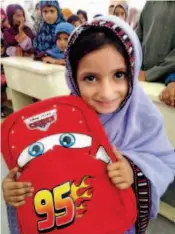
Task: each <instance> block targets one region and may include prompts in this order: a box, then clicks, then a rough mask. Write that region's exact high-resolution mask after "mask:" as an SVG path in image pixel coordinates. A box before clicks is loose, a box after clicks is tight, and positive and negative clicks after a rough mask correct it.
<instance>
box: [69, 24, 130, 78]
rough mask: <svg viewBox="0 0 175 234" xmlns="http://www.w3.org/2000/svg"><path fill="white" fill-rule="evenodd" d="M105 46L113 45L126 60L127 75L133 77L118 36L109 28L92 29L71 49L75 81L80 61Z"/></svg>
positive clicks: (125, 52)
mask: <svg viewBox="0 0 175 234" xmlns="http://www.w3.org/2000/svg"><path fill="white" fill-rule="evenodd" d="M105 45H111V46H114V47H115V48H116V50H117V51H118V52H119V53H120V54H121V55H122V56H123V57H124V58H125V62H126V65H127V75H128V77H129V76H130V75H131V67H130V62H129V55H128V53H127V51H126V49H125V47H124V45H123V43H122V42H121V41H120V40H119V39H118V38H117V37H116V35H115V34H114V33H113V32H112V31H110V30H109V29H107V28H103V29H96V28H93V29H92V28H90V29H87V30H86V31H84V32H82V34H81V35H80V36H79V38H78V39H77V41H76V42H75V44H74V45H73V46H72V48H71V49H70V54H69V60H70V65H71V68H72V75H73V78H74V81H75V82H76V79H77V69H78V64H79V61H80V60H81V59H82V58H83V57H84V56H86V55H87V54H89V53H91V52H93V51H95V50H98V49H100V48H102V47H103V46H105Z"/></svg>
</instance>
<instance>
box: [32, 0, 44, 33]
mask: <svg viewBox="0 0 175 234" xmlns="http://www.w3.org/2000/svg"><path fill="white" fill-rule="evenodd" d="M32 19H33V21H34V26H33V31H34V33H35V35H37V33H39V31H40V28H41V25H42V16H41V9H40V3H39V2H38V3H37V4H36V5H35V11H34V13H33V15H32Z"/></svg>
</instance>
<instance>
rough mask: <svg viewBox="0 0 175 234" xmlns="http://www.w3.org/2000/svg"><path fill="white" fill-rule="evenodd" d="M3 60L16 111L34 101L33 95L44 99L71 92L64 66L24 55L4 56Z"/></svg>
mask: <svg viewBox="0 0 175 234" xmlns="http://www.w3.org/2000/svg"><path fill="white" fill-rule="evenodd" d="M1 62H2V64H3V65H4V70H5V74H6V80H7V85H8V88H9V92H10V96H11V100H12V105H13V109H14V111H16V110H19V109H21V108H22V107H24V106H26V105H28V104H30V103H32V97H34V98H37V99H40V100H42V99H46V98H50V97H54V96H62V95H68V94H69V93H70V90H69V89H68V87H67V84H66V81H65V79H64V73H65V68H64V67H63V66H59V65H52V64H45V63H43V62H38V61H34V60H33V59H32V58H23V57H10V58H3V59H1Z"/></svg>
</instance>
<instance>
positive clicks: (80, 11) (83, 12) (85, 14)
mask: <svg viewBox="0 0 175 234" xmlns="http://www.w3.org/2000/svg"><path fill="white" fill-rule="evenodd" d="M79 14H82V15H83V16H84V18H85V20H86V21H88V16H87V12H86V11H83V10H78V11H77V15H79Z"/></svg>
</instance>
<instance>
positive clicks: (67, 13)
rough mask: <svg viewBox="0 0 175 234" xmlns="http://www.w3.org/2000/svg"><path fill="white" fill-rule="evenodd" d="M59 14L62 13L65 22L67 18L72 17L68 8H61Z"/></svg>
mask: <svg viewBox="0 0 175 234" xmlns="http://www.w3.org/2000/svg"><path fill="white" fill-rule="evenodd" d="M61 12H62V14H63V17H64V19H65V20H66V21H67V20H68V18H69V17H70V16H71V15H73V12H72V11H71V10H70V9H69V8H63V9H62V10H61Z"/></svg>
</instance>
